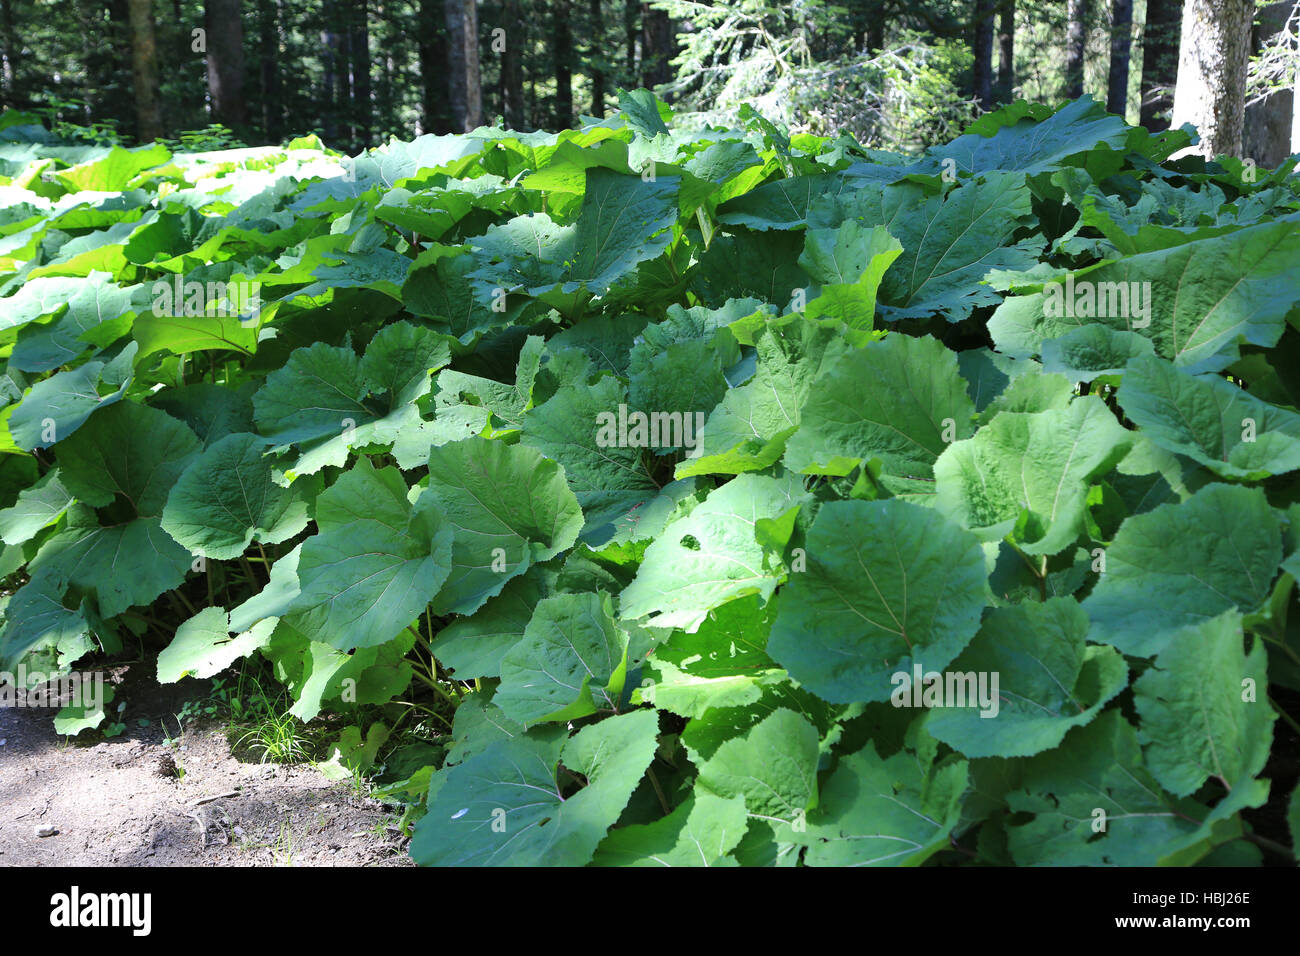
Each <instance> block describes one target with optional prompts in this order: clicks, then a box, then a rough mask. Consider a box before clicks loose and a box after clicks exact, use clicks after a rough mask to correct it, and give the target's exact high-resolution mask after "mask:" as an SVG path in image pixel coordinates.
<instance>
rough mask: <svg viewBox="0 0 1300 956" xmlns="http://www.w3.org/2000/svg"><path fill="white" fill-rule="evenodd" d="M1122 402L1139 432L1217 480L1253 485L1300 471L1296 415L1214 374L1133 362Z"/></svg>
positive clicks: (1299, 420) (1145, 361) (1151, 361)
mask: <svg viewBox="0 0 1300 956" xmlns="http://www.w3.org/2000/svg"><path fill="white" fill-rule="evenodd" d="M1119 403H1120V406H1121V407H1122V408H1123V409H1124V414H1125V415H1127V416H1128V417H1129V418H1130V419H1131V420H1132V421H1133V422H1134V423H1135V424H1136V425H1137V426H1138V427H1139V428H1141V429H1142V433H1143V434H1144V435H1146V436H1147V437H1148V438H1150V439H1151V440H1152V441H1153V442H1155V443H1156V444H1157V445H1159V446H1160V447H1161V448H1164V449H1165V450H1166V451H1171V452H1175V453H1176V454H1180V455H1186V456H1187V457H1188V458H1191V459H1192V460H1193V461H1196V462H1199V463H1200V464H1202V465H1204V466H1205V467H1206V468H1208V469H1210V471H1212V472H1214V473H1215V474H1216V475H1218V476H1220V477H1221V478H1237V479H1249V480H1253V481H1258V480H1260V479H1262V478H1267V477H1269V476H1270V475H1276V474H1281V473H1283V472H1288V471H1294V470H1295V469H1296V468H1300V415H1297V414H1296V413H1295V412H1292V411H1288V410H1286V409H1284V408H1279V407H1278V406H1276V405H1271V404H1269V403H1268V402H1263V401H1260V400H1259V399H1258V398H1255V397H1254V396H1253V395H1251V394H1250V393H1249V392H1247V391H1245V390H1244V389H1241V388H1238V387H1237V386H1236V385H1233V384H1232V383H1231V382H1228V381H1225V380H1224V379H1223V378H1221V377H1219V376H1217V375H1199V376H1198V375H1189V374H1187V373H1186V372H1184V371H1182V370H1180V369H1178V368H1177V367H1176V366H1174V365H1173V364H1171V363H1169V362H1166V361H1164V360H1163V359H1158V358H1156V357H1154V356H1148V357H1147V358H1137V359H1134V360H1133V362H1132V363H1131V364H1130V367H1129V369H1128V371H1127V372H1126V373H1125V375H1124V385H1123V387H1122V388H1121V389H1120V392H1119Z"/></svg>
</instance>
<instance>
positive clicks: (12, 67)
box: [0, 0, 22, 106]
mask: <svg viewBox="0 0 1300 956" xmlns="http://www.w3.org/2000/svg"><path fill="white" fill-rule="evenodd" d="M0 31H3V34H0V43H2V44H3V45H4V50H3V55H4V75H3V77H2V78H0V89H2V90H3V91H4V98H5V102H7V103H12V104H13V105H15V106H18V105H20V104H21V103H22V94H21V93H20V92H19V86H20V85H21V84H20V83H19V80H18V67H19V63H20V62H21V44H20V42H19V40H18V30H17V29H16V28H15V26H14V0H0Z"/></svg>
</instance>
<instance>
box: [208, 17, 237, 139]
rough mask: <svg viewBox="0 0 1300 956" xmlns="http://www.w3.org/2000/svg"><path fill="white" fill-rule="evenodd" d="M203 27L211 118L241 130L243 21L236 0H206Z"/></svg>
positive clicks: (233, 128) (215, 121)
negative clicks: (206, 53)
mask: <svg viewBox="0 0 1300 956" xmlns="http://www.w3.org/2000/svg"><path fill="white" fill-rule="evenodd" d="M204 27H205V28H206V30H207V40H208V97H209V99H210V100H211V103H212V121H213V122H214V123H221V124H222V125H223V126H228V127H229V128H230V129H232V130H235V131H237V132H238V131H242V130H243V129H244V127H245V126H246V124H247V113H246V111H245V105H244V23H243V20H241V19H240V16H239V0H207V2H206V3H205V5H204Z"/></svg>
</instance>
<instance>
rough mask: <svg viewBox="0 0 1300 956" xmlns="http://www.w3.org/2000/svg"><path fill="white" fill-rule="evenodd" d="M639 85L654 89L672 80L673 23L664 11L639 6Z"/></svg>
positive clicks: (646, 5) (644, 5)
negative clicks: (670, 63)
mask: <svg viewBox="0 0 1300 956" xmlns="http://www.w3.org/2000/svg"><path fill="white" fill-rule="evenodd" d="M641 24H642V30H641V85H642V86H644V87H655V86H659V85H661V84H663V83H667V82H668V81H669V80H670V79H672V69H671V67H670V66H669V61H670V60H671V59H672V58H673V57H674V56H676V53H675V52H674V51H673V47H674V45H675V44H674V38H673V23H672V21H671V20H670V19H668V12H667V11H666V10H659V9H657V8H654V7H651V6H649V5H648V4H645V3H643V4H641Z"/></svg>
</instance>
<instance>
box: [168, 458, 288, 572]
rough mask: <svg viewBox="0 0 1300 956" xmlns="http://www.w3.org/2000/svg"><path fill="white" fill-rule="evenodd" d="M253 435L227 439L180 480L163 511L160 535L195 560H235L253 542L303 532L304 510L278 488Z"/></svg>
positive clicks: (197, 460)
mask: <svg viewBox="0 0 1300 956" xmlns="http://www.w3.org/2000/svg"><path fill="white" fill-rule="evenodd" d="M265 456H266V443H265V442H264V441H263V440H262V439H260V438H258V437H257V436H256V435H249V434H240V435H227V436H226V437H225V438H222V439H221V440H219V441H217V442H216V443H215V444H212V445H209V446H208V447H207V448H205V449H204V450H203V451H202V452H201V453H200V454H199V455H198V456H197V457H195V458H194V459H193V460H192V461H191V462H190V465H189V467H188V468H186V469H185V471H184V472H183V473H182V474H181V476H180V478H179V479H178V480H177V482H176V484H175V485H174V486H173V487H172V489H171V493H170V494H169V495H168V498H167V505H166V507H165V508H164V509H163V515H162V525H163V530H164V531H166V532H167V533H168V534H170V535H171V536H172V537H173V538H175V539H176V540H177V541H178V542H179V543H180V544H182V545H184V546H185V547H186V548H189V549H190V551H192V552H194V553H195V554H201V555H205V556H207V557H209V558H216V559H217V560H228V559H230V558H237V557H239V556H240V555H241V554H243V553H244V550H245V549H246V548H247V547H248V546H249V545H250V544H252V543H253V541H254V540H257V541H260V542H264V543H266V544H276V543H278V542H281V541H284V540H286V539H288V538H291V537H293V536H294V535H295V534H297V533H298V532H299V531H301V530H302V529H303V528H305V527H307V504H306V502H305V501H303V500H302V498H301V497H300V496H299V495H298V493H297V491H296V490H293V489H289V488H282V487H280V486H279V485H277V484H276V483H275V481H274V479H273V477H272V474H271V467H270V463H269V462H268V461H267V459H266V457H265Z"/></svg>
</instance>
